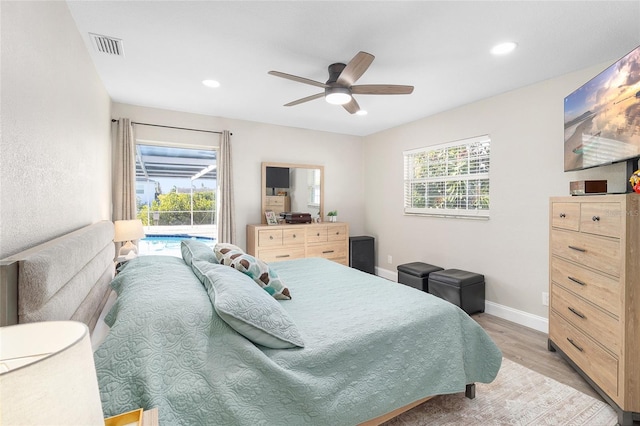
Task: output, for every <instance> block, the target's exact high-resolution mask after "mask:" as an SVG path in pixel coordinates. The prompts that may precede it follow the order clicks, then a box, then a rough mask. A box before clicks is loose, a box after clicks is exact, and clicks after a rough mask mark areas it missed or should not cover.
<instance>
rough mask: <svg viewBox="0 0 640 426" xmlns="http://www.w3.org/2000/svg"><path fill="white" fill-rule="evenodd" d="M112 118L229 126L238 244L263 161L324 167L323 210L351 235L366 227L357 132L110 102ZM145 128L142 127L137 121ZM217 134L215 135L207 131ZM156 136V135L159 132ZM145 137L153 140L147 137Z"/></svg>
mask: <svg viewBox="0 0 640 426" xmlns="http://www.w3.org/2000/svg"><path fill="white" fill-rule="evenodd" d="M112 111H113V118H130V119H131V120H132V121H137V122H141V123H151V124H161V125H166V126H175V127H187V128H193V129H203V130H217V131H220V130H230V131H231V132H232V133H233V136H232V137H231V150H232V155H233V175H234V181H235V205H236V208H235V211H236V223H237V226H236V235H237V238H238V241H237V244H238V245H239V246H241V247H244V246H245V244H246V225H247V224H251V223H260V220H261V214H260V186H261V182H260V181H261V165H260V164H261V163H262V162H263V161H270V162H281V163H298V164H317V165H321V166H324V172H325V178H324V184H325V191H324V198H325V200H324V201H325V214H326V212H328V211H329V210H338V212H339V215H340V216H339V219H340V220H341V221H345V222H349V223H350V226H351V234H352V235H357V234H359V233H362V232H363V230H364V224H363V219H364V195H363V194H364V183H363V176H364V163H363V142H362V138H361V137H358V136H348V135H339V134H335V133H327V132H319V131H315V130H306V129H297V128H293V127H283V126H274V125H270V124H263V123H256V122H252V121H242V120H233V119H226V118H221V117H211V116H206V115H198V114H190V113H185V112H177V111H167V110H162V109H155V108H147V107H141V106H134V105H127V104H119V103H114V104H113V107H112ZM140 127H143V126H140ZM211 136H212V137H214V138H215V139H216V144H217V139H218V136H217V135H211ZM158 137H160V136H158ZM148 139H152V137H151V136H149V137H148Z"/></svg>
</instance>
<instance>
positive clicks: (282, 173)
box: [266, 167, 289, 188]
mask: <svg viewBox="0 0 640 426" xmlns="http://www.w3.org/2000/svg"><path fill="white" fill-rule="evenodd" d="M266 174H267V176H266V178H267V179H266V180H267V182H266V187H267V188H289V168H288V167H267V168H266Z"/></svg>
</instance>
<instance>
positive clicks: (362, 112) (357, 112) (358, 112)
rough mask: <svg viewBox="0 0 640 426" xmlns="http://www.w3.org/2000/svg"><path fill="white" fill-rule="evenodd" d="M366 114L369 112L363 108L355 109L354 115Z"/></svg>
mask: <svg viewBox="0 0 640 426" xmlns="http://www.w3.org/2000/svg"><path fill="white" fill-rule="evenodd" d="M367 114H369V113H368V112H367V111H365V110H363V109H359V110H358V111H356V115H367Z"/></svg>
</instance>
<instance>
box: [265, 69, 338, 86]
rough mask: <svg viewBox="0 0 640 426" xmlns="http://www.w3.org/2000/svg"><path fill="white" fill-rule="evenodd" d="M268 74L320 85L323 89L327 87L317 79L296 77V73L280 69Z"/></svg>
mask: <svg viewBox="0 0 640 426" xmlns="http://www.w3.org/2000/svg"><path fill="white" fill-rule="evenodd" d="M269 74H271V75H275V76H276V77H282V78H286V79H287V80H293V81H297V82H298V83H304V84H310V85H312V86H317V87H322V88H323V89H325V88H327V87H328V86H327V85H326V84H324V83H321V82H319V81H315V80H310V79H308V78H304V77H298V76H297V75H291V74H287V73H284V72H280V71H269Z"/></svg>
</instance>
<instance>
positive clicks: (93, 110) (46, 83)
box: [0, 1, 111, 258]
mask: <svg viewBox="0 0 640 426" xmlns="http://www.w3.org/2000/svg"><path fill="white" fill-rule="evenodd" d="M0 7H1V15H2V18H1V19H2V22H1V28H2V35H1V38H2V42H1V43H2V44H1V49H0V50H1V54H2V82H1V84H2V87H1V91H2V99H1V108H2V138H1V142H0V154H1V157H0V258H3V257H6V256H9V255H11V254H14V253H16V252H18V251H20V250H22V249H26V248H28V247H31V246H34V245H36V244H38V243H40V242H42V241H45V240H48V239H50V238H53V237H56V236H58V235H61V234H63V233H65V232H68V231H71V230H73V229H76V228H79V227H82V226H84V225H88V224H90V223H93V222H96V221H98V220H102V219H109V218H110V216H111V184H110V181H111V171H110V170H111V169H110V167H111V166H110V163H111V148H110V146H111V145H110V143H111V142H110V125H109V124H110V123H109V119H110V113H109V110H110V104H111V101H110V99H109V96H108V95H107V93H106V90H105V89H104V86H103V85H102V83H101V81H100V79H99V77H98V75H97V73H96V70H95V68H94V66H93V63H92V61H91V59H90V57H89V54H88V52H87V50H86V47H85V45H84V43H83V41H82V39H81V37H80V34H79V33H78V30H77V28H76V26H75V23H74V21H73V19H72V17H71V14H70V13H69V10H68V9H67V5H66V3H65V2H5V1H3V2H1V3H0Z"/></svg>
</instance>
